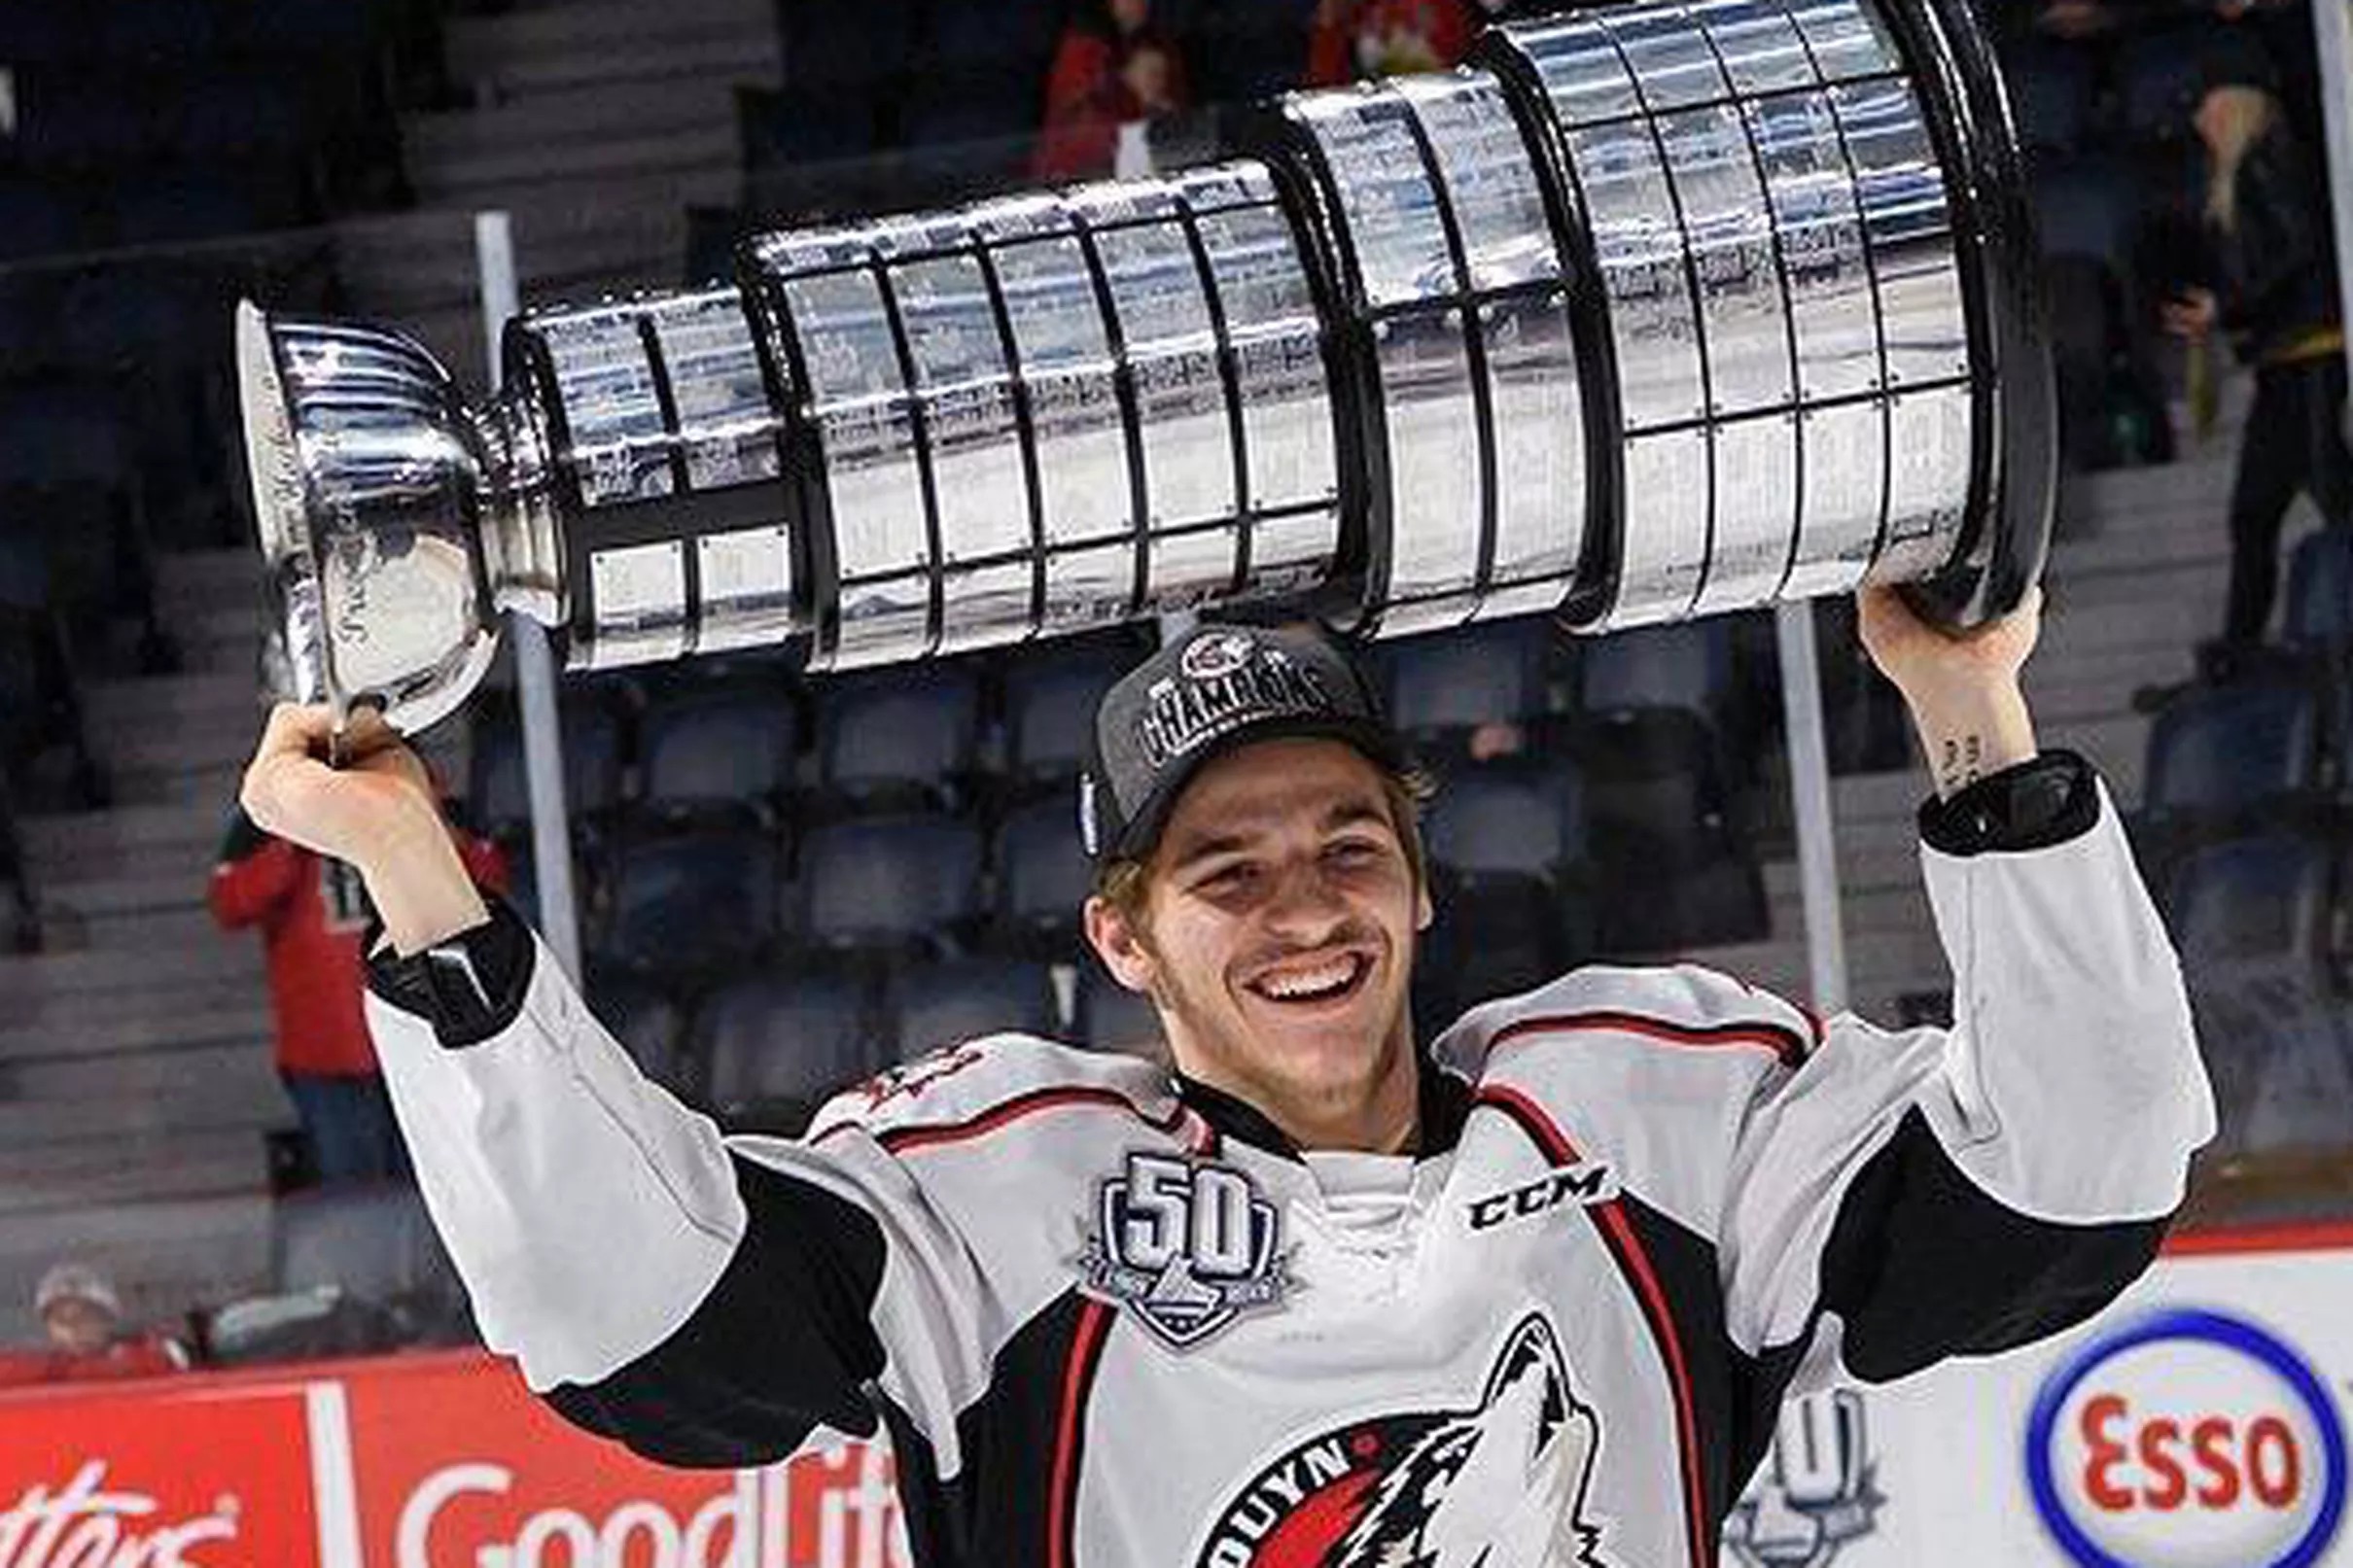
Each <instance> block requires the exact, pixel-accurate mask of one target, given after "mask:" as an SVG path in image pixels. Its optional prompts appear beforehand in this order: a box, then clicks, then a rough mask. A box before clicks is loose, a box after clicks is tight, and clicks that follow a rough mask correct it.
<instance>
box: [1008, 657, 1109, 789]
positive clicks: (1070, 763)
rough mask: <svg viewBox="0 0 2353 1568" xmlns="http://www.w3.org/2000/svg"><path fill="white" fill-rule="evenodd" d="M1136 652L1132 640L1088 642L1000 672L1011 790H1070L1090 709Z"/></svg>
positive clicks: (1081, 762) (1082, 756) (1082, 762)
mask: <svg viewBox="0 0 2353 1568" xmlns="http://www.w3.org/2000/svg"><path fill="white" fill-rule="evenodd" d="M1137 651H1138V650H1137V648H1136V645H1135V643H1134V640H1133V639H1128V638H1118V639H1103V638H1088V639H1085V640H1084V642H1083V644H1082V645H1071V646H1061V645H1058V646H1055V647H1053V648H1051V649H1049V650H1041V651H1039V652H1036V653H1033V654H1029V655H1027V656H1025V657H1023V658H1020V659H1018V660H1017V661H1015V662H1014V663H1013V665H1012V667H1011V668H1010V669H1008V670H1007V671H1006V672H1005V676H1004V697H1005V772H1006V775H1007V777H1008V778H1009V779H1010V780H1011V781H1012V784H1013V785H1014V787H1015V788H1016V789H1017V790H1020V791H1023V792H1042V791H1047V790H1051V791H1054V792H1056V793H1062V792H1065V791H1067V790H1068V789H1069V788H1070V787H1071V780H1072V779H1073V778H1075V777H1076V776H1077V774H1078V773H1079V771H1080V770H1081V769H1082V768H1084V767H1085V766H1086V760H1087V743H1088V734H1089V731H1090V730H1091V729H1092V728H1093V727H1094V723H1095V707H1096V704H1098V703H1099V702H1101V701H1102V700H1103V694H1104V692H1105V691H1106V690H1108V689H1109V688H1110V685H1111V683H1112V682H1113V681H1115V680H1117V679H1119V678H1120V677H1121V676H1122V675H1124V674H1126V673H1127V671H1128V669H1129V667H1130V666H1131V665H1133V664H1134V663H1135V662H1136V656H1137Z"/></svg>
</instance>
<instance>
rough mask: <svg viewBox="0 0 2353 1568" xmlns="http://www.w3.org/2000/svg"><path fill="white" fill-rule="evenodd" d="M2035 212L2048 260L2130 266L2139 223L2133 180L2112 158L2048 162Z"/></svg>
mask: <svg viewBox="0 0 2353 1568" xmlns="http://www.w3.org/2000/svg"><path fill="white" fill-rule="evenodd" d="M2033 186H2034V191H2033V195H2034V211H2035V222H2036V226H2037V228H2038V229H2039V230H2040V231H2041V234H2042V240H2043V254H2044V255H2045V256H2053V257H2057V256H2090V257H2097V258H2098V259H2099V260H2101V261H2105V262H2107V263H2108V264H2109V265H2110V266H2112V267H2121V266H2123V265H2125V263H2126V261H2127V259H2128V257H2129V254H2130V251H2131V244H2132V226H2133V223H2134V221H2135V218H2136V214H2135V211H2134V208H2133V197H2134V195H2135V193H2136V192H2134V190H2133V185H2132V180H2131V176H2130V174H2129V173H2128V172H2127V171H2126V169H2125V167H2124V165H2122V164H2121V163H2119V162H2117V161H2116V160H2115V159H2113V158H2105V157H2070V158H2065V159H2050V160H2046V161H2045V162H2044V163H2043V164H2042V165H2041V166H2039V167H2038V168H2037V169H2036V170H2035V172H2034V179H2033Z"/></svg>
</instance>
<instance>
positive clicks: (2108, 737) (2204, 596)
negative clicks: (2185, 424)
mask: <svg viewBox="0 0 2353 1568" xmlns="http://www.w3.org/2000/svg"><path fill="white" fill-rule="evenodd" d="M2236 444H2237V433H2236V430H2235V429H2227V430H2225V431H2222V432H2220V433H2218V434H2217V436H2215V437H2214V438H2213V439H2212V440H2210V441H2208V442H2207V443H2206V444H2205V445H2204V446H2203V447H2201V448H2199V449H2196V450H2194V451H2192V452H2190V453H2188V454H2187V455H2186V456H2185V457H2184V459H2183V460H2182V461H2180V462H2177V463H2174V464H2172V465H2170V466H2168V467H2165V468H2154V469H2135V470H2120V471H2118V472H2114V473H2105V474H2094V475H2089V476H2085V477H2081V478H2078V479H2075V480H2074V481H2072V492H2071V495H2070V500H2069V511H2070V514H2071V516H2072V517H2073V518H2074V519H2075V524H2074V527H2073V528H2072V529H2071V530H2070V531H2068V532H2067V533H2065V534H2064V535H2063V536H2062V538H2061V540H2060V542H2059V543H2058V544H2057V545H2056V547H2055V548H2054V551H2053V555H2052V561H2051V567H2050V571H2049V573H2048V575H2047V577H2046V587H2047V592H2048V595H2049V600H2050V610H2049V612H2048V614H2047V617H2046V619H2045V623H2044V631H2043V638H2042V642H2041V645H2040V646H2039V647H2038V648H2037V650H2036V652H2035V655H2034V658H2033V660H2032V662H2031V663H2030V664H2029V665H2028V666H2027V672H2026V674H2027V679H2026V688H2027V695H2028V698H2029V700H2030V701H2031V702H2032V703H2033V705H2034V708H2035V713H2036V719H2037V724H2038V728H2039V730H2040V733H2041V736H2042V739H2043V742H2044V744H2045V745H2049V746H2064V747H2070V748H2073V749H2077V750H2080V751H2082V752H2084V753H2085V754H2086V755H2087V756H2090V758H2091V759H2092V760H2093V761H2094V762H2096V763H2097V764H2098V765H2099V767H2100V769H2101V771H2102V773H2103V774H2104V775H2105V776H2106V778H2107V780H2108V784H2109V786H2110V788H2111V790H2112V791H2113V792H2114V794H2115V797H2116V799H2117V802H2118V804H2119V805H2120V806H2121V807H2123V808H2124V809H2125V810H2126V811H2130V810H2132V809H2133V808H2134V807H2136V806H2137V805H2138V804H2139V802H2140V793H2141V769H2142V762H2143V756H2142V753H2143V751H2144V749H2146V747H2147V744H2148V733H2149V719H2148V717H2147V715H2145V714H2138V713H2135V712H2134V711H2133V708H2132V697H2133V693H2134V692H2135V691H2136V690H2137V689H2138V688H2140V687H2142V686H2146V685H2153V684H2154V685H2162V684H2168V683H2171V682H2174V681H2179V680H2184V679H2189V678H2190V676H2191V674H2192V673H2193V667H2194V649H2195V645H2196V644H2197V643H2198V642H2200V641H2202V640H2204V639H2206V638H2208V637H2211V636H2212V635H2214V633H2215V632H2216V631H2217V630H2218V629H2219V628H2220V627H2221V625H2222V604H2223V590H2224V585H2225V582H2226V579H2227V577H2228V575H2229V571H2230V540H2229V538H2228V535H2227V531H2226V528H2225V526H2224V515H2225V509H2226V503H2227V501H2228V498H2229V495H2230V474H2231V467H2232V458H2233V454H2234V452H2235V450H2236ZM2318 521H2319V519H2318V516H2317V515H2316V514H2315V513H2313V512H2312V511H2311V509H2310V507H2309V505H2308V504H2307V505H2302V506H2300V508H2299V511H2298V512H2297V513H2295V514H2292V515H2291V517H2290V519H2289V524H2288V539H2289V546H2290V547H2292V546H2293V542H2294V540H2296V539H2298V538H2300V536H2301V535H2302V534H2303V533H2304V532H2305V531H2306V530H2307V529H2309V528H2310V527H2312V526H2314V525H2316V524H2317V523H2318ZM1925 789H1926V778H1925V775H1924V774H1923V773H1922V772H1921V771H1920V770H1918V769H1916V768H1915V769H1911V770H1908V771H1905V772H1902V773H1887V774H1870V775H1856V776H1850V777H1846V778H1842V779H1839V780H1837V781H1835V785H1834V800H1835V805H1834V810H1835V816H1836V821H1837V830H1838V854H1839V882H1840V888H1841V890H1842V893H1843V895H1844V933H1845V940H1846V958H1847V970H1848V980H1849V986H1850V991H1851V997H1850V1000H1851V1004H1852V1005H1853V1006H1854V1007H1855V1009H1856V1010H1857V1011H1859V1012H1861V1013H1863V1014H1864V1015H1865V1016H1867V1017H1870V1018H1874V1019H1876V1020H1879V1021H1880V1022H1886V1023H1891V1022H1893V1021H1894V1019H1895V1017H1896V1008H1897V1004H1898V1002H1899V999H1901V998H1904V997H1907V996H1914V995H1920V994H1924V993H1938V992H1942V991H1944V990H1947V989H1949V986H1950V983H1951V977H1950V973H1949V969H1948V967H1947V965H1946V962H1945V958H1944V954H1943V952H1942V950H1941V949H1940V948H1939V946H1938V944H1937V940H1936V936H1935V932H1934V929H1933V927H1932V926H1931V924H1930V923H1929V917H1928V907H1927V900H1926V897H1925V895H1924V894H1923V893H1922V892H1921V891H1920V882H1919V870H1918V865H1917V861H1916V851H1915V843H1916V835H1915V832H1914V825H1913V816H1914V811H1915V809H1916V808H1917V806H1918V804H1919V801H1920V799H1921V797H1922V795H1923V793H1924V792H1925ZM1765 880H1766V889H1767V892H1768V895H1769V897H1770V899H1771V902H1772V907H1773V931H1774V935H1773V938H1772V939H1771V940H1769V941H1765V942H1758V943H1749V944H1743V945H1740V946H1738V947H1727V948H1717V949H1712V950H1707V951H1703V952H1701V953H1697V954H1695V955H1693V957H1695V958H1699V959H1701V960H1702V961H1704V962H1707V963H1710V964H1713V965H1714V966H1716V967H1718V968H1722V969H1726V970H1729V971H1732V972H1734V973H1737V974H1739V975H1741V976H1742V977H1743V978H1746V979H1749V980H1751V981H1753V982H1755V983H1756V984H1758V985H1761V986H1767V987H1771V988H1773V989H1775V990H1780V991H1783V992H1786V993H1789V994H1791V995H1796V996H1804V995H1806V994H1807V993H1808V991H1809V981H1808V977H1807V972H1806V950H1805V934H1804V933H1805V923H1804V918H1803V914H1802V910H1801V907H1800V903H1799V892H1798V880H1799V879H1798V870H1797V866H1796V864H1795V862H1794V860H1793V859H1792V858H1791V857H1790V854H1788V853H1787V852H1786V851H1785V852H1784V853H1782V854H1778V855H1775V856H1773V857H1770V858H1769V859H1768V861H1767V864H1766V867H1765Z"/></svg>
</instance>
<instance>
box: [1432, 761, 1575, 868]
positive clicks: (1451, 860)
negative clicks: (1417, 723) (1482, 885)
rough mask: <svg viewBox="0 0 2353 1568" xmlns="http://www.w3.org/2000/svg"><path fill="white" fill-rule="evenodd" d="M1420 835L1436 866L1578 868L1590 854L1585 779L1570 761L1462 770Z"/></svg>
mask: <svg viewBox="0 0 2353 1568" xmlns="http://www.w3.org/2000/svg"><path fill="white" fill-rule="evenodd" d="M1422 836H1423V840H1424V842H1425V843H1426V844H1427V846H1428V848H1429V856H1430V859H1431V861H1432V862H1433V863H1435V864H1438V865H1443V866H1446V867H1448V868H1449V869H1450V870H1454V871H1457V872H1461V873H1466V874H1471V875H1486V874H1490V873H1493V874H1499V875H1524V874H1528V873H1543V872H1546V871H1548V870H1551V869H1554V868H1558V867H1563V866H1567V865H1571V864H1574V863H1576V862H1579V861H1582V860H1583V859H1584V858H1585V857H1586V854H1587V843H1586V822H1585V791H1584V780H1583V779H1582V778H1581V777H1580V775H1579V774H1578V772H1577V770H1576V769H1575V768H1574V767H1572V766H1570V765H1568V764H1566V763H1546V762H1516V761H1515V762H1493V763H1488V764H1486V765H1484V766H1481V767H1477V768H1466V769H1463V770H1461V771H1460V772H1458V773H1457V774H1454V775H1452V776H1450V777H1449V778H1448V780H1447V781H1446V784H1445V785H1444V786H1443V787H1442V788H1441V789H1440V790H1439V791H1438V797H1437V799H1436V800H1434V801H1432V802H1431V803H1430V807H1429V813H1428V817H1427V819H1426V820H1425V821H1424V824H1423V830H1422Z"/></svg>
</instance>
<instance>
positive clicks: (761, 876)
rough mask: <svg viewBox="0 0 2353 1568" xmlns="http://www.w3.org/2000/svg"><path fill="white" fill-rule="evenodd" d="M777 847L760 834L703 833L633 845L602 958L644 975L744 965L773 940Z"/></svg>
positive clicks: (617, 883) (622, 861)
mask: <svg viewBox="0 0 2353 1568" xmlns="http://www.w3.org/2000/svg"><path fill="white" fill-rule="evenodd" d="M777 906H778V894H777V878H776V849H775V845H774V844H773V842H772V841H771V840H770V839H769V838H768V837H767V836H766V835H765V834H761V833H755V832H723V831H720V832H697V833H688V834H685V835H682V836H680V837H677V838H662V839H654V840H651V841H649V842H646V843H642V844H636V845H632V846H631V847H630V848H629V849H628V850H626V851H624V852H623V853H622V854H621V855H620V857H619V861H618V864H617V867H616V869H615V877H614V889H613V913H612V918H611V923H610V926H609V928H608V930H607V932H606V935H605V939H604V941H603V942H602V943H601V944H600V951H601V953H602V955H603V956H605V957H608V958H612V959H613V960H615V962H618V963H621V964H623V965H626V966H628V967H631V968H634V969H640V970H653V969H658V970H660V971H661V972H663V973H665V974H680V973H685V974H695V973H711V972H714V971H718V970H721V969H728V968H734V967H739V966H741V965H742V964H743V963H745V962H747V961H750V960H751V959H753V958H757V957H759V956H761V955H762V954H764V953H765V952H766V950H767V949H768V948H769V946H770V945H771V944H772V943H773V942H774V941H775V939H776V935H777V929H778V921H777Z"/></svg>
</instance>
